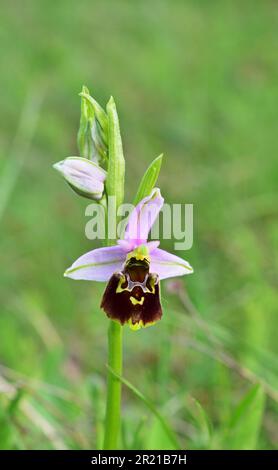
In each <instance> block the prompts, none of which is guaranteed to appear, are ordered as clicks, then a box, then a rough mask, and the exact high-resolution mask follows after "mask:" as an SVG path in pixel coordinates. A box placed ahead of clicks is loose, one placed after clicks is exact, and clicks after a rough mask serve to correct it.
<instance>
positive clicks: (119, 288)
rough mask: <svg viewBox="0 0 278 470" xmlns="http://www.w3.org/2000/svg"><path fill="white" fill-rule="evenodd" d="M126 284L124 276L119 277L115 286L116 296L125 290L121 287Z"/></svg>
mask: <svg viewBox="0 0 278 470" xmlns="http://www.w3.org/2000/svg"><path fill="white" fill-rule="evenodd" d="M125 282H126V278H125V276H121V279H120V280H119V283H118V285H117V289H116V294H120V293H121V292H123V291H125V290H127V289H126V288H123V287H122V285H123V284H124V283H125Z"/></svg>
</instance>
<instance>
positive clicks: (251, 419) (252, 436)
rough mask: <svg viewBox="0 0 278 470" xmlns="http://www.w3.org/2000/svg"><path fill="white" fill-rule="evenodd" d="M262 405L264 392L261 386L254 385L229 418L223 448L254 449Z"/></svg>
mask: <svg viewBox="0 0 278 470" xmlns="http://www.w3.org/2000/svg"><path fill="white" fill-rule="evenodd" d="M264 403H265V395H264V391H263V389H262V387H261V385H255V386H254V387H252V388H251V390H249V391H248V393H247V394H246V395H245V396H244V397H243V399H242V400H241V402H240V403H239V404H238V406H237V407H236V409H235V411H234V413H233V415H232V417H231V420H230V425H229V428H228V430H227V434H226V438H225V442H224V448H226V449H240V450H252V449H255V448H256V445H257V440H258V435H259V431H260V427H261V422H262V416H263V411H264Z"/></svg>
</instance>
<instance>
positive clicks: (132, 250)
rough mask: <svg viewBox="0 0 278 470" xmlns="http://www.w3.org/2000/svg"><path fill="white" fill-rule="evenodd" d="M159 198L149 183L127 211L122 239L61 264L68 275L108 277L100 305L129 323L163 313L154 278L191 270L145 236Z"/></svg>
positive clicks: (154, 318) (144, 323)
mask: <svg viewBox="0 0 278 470" xmlns="http://www.w3.org/2000/svg"><path fill="white" fill-rule="evenodd" d="M163 202H164V199H163V198H162V196H161V194H160V190H159V189H157V188H155V189H153V191H152V193H151V195H150V196H148V197H145V198H144V199H142V201H141V202H139V204H138V205H137V206H136V207H135V208H134V209H133V211H132V212H131V214H130V216H129V219H128V223H127V226H126V230H125V235H124V239H123V240H118V242H117V245H114V246H109V247H104V248H97V249H95V250H92V251H89V252H88V253H86V254H85V255H83V256H81V257H80V258H78V259H77V260H76V261H75V262H74V263H73V265H72V266H71V267H70V268H69V269H67V270H66V272H65V276H66V277H70V278H72V279H84V280H90V281H108V284H107V286H106V289H105V292H104V295H103V298H102V302H101V307H102V308H103V310H104V311H105V312H106V314H107V316H108V317H110V318H112V319H113V320H117V321H119V322H120V323H121V324H124V323H129V325H130V327H131V328H132V329H139V328H141V327H145V326H149V325H151V324H153V323H155V322H156V321H157V320H159V319H160V318H161V316H162V309H161V304H160V294H159V281H160V280H161V279H166V278H169V277H175V276H183V275H185V274H190V273H192V272H193V269H192V268H191V266H190V265H189V264H188V263H187V262H186V261H184V260H183V259H182V258H179V257H178V256H175V255H173V254H171V253H168V252H167V251H164V250H161V249H160V248H158V245H159V241H150V242H148V241H147V237H148V233H149V231H150V229H151V227H152V225H153V224H154V222H155V220H156V218H157V216H158V213H159V211H160V209H161V208H162V206H163Z"/></svg>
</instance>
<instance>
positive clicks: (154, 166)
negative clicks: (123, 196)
mask: <svg viewBox="0 0 278 470" xmlns="http://www.w3.org/2000/svg"><path fill="white" fill-rule="evenodd" d="M162 159H163V154H161V155H159V156H158V157H156V158H155V159H154V160H153V162H152V163H151V164H150V166H149V167H148V168H147V170H146V172H145V174H144V176H143V178H142V179H141V182H140V185H139V188H138V191H137V194H136V196H135V199H134V201H133V204H134V205H135V206H136V204H138V203H139V202H140V201H141V200H142V199H143V198H144V197H146V196H149V194H150V193H151V191H152V189H153V188H154V186H155V183H156V181H157V178H158V176H159V172H160V168H161V164H162Z"/></svg>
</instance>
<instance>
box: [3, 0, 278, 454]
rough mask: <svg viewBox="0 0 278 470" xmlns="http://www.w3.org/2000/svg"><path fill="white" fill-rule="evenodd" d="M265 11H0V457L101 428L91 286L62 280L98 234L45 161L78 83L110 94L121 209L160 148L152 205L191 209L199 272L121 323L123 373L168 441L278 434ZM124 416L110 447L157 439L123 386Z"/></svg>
mask: <svg viewBox="0 0 278 470" xmlns="http://www.w3.org/2000/svg"><path fill="white" fill-rule="evenodd" d="M277 20H278V8H277V3H276V2H275V1H270V0H265V1H264V2H261V1H260V0H252V1H251V0H245V1H244V2H242V1H234V2H226V1H225V0H224V1H221V0H219V1H217V0H214V1H206V0H197V1H196V0H187V1H182V0H171V1H170V0H169V1H165V0H160V1H155V0H153V1H148V0H143V1H140V2H135V1H134V2H133V1H130V0H126V1H124V0H118V1H117V2H113V1H108V0H104V1H89V0H87V1H80V2H76V1H75V2H74V1H66V0H57V1H55V2H50V1H49V0H45V1H44V0H36V1H35V0H27V1H25V2H21V1H19V0H18V1H16V0H15V1H13V2H8V1H6V2H5V1H4V2H2V4H1V28H0V44H1V55H0V64H1V75H0V83H1V116H2V117H1V130H0V132H1V133H0V139H1V140H0V144H1V161H0V219H1V245H0V250H1V251H0V253H1V272H0V301H1V311H0V424H1V426H0V448H2V449H3V448H22V449H28V448H31V449H41V448H47V449H51V448H58V449H60V448H81V449H82V448H96V447H98V446H99V445H100V441H101V437H102V419H103V413H104V396H105V376H106V369H105V364H106V353H107V350H106V330H107V326H108V322H107V319H106V317H105V316H104V314H103V313H102V312H100V311H99V308H98V305H99V302H100V296H101V293H102V291H103V288H104V285H103V284H97V283H90V282H74V281H72V280H70V279H64V278H63V276H62V274H63V272H64V269H65V268H66V267H68V266H69V265H70V264H71V263H72V261H73V260H75V259H76V258H77V257H78V256H79V255H80V254H82V253H84V252H86V251H88V250H89V249H91V248H92V247H95V246H97V243H95V242H92V241H89V240H87V239H86V238H85V234H84V227H85V223H86V221H87V219H86V217H85V212H84V211H85V207H86V205H87V201H86V200H83V199H81V198H78V197H77V196H76V195H75V194H74V193H73V192H72V191H71V190H70V189H69V188H68V187H67V186H66V185H65V184H64V183H63V181H62V180H61V179H59V177H58V176H57V174H56V173H55V172H54V171H53V169H52V167H51V166H52V164H53V163H54V162H56V161H59V160H61V159H63V158H65V157H66V156H68V155H74V154H77V148H76V134H77V130H78V125H79V109H80V108H79V107H80V99H79V97H78V93H79V91H80V90H81V87H82V85H83V84H86V85H87V86H88V87H89V89H90V91H91V94H92V95H93V96H94V97H95V98H96V99H97V100H98V101H99V102H100V103H101V104H102V105H103V106H104V105H105V103H106V102H107V101H108V99H109V96H110V95H111V94H113V96H114V98H115V100H116V103H117V107H118V112H119V116H120V122H121V129H122V136H123V141H124V149H125V156H126V162H127V180H126V185H127V187H126V198H127V201H129V200H130V199H131V198H132V197H133V196H134V194H135V191H136V186H137V184H138V182H139V180H140V177H141V176H142V174H143V173H144V171H145V168H146V167H147V165H148V164H149V163H150V162H151V160H152V159H153V158H154V157H156V156H157V155H158V154H159V153H161V152H164V155H165V158H164V162H163V167H162V171H161V175H160V179H159V186H160V188H161V191H162V193H163V195H164V197H165V198H166V200H167V202H190V203H193V204H194V246H193V248H192V249H191V250H190V251H187V252H184V253H179V255H181V256H183V257H184V258H185V259H187V260H188V261H189V262H190V263H191V264H192V265H193V266H194V269H195V273H194V275H192V276H189V277H187V278H186V279H182V280H181V282H179V283H177V284H173V283H168V284H167V283H166V282H165V283H164V285H163V293H162V296H163V305H164V319H163V321H161V322H160V323H159V324H158V325H157V326H155V327H151V328H149V329H146V330H144V331H139V332H136V333H134V332H132V331H130V330H129V329H128V328H126V329H125V348H124V349H125V352H124V376H125V377H126V378H128V380H130V381H131V382H132V383H133V384H134V385H135V386H136V387H137V388H138V389H139V390H140V391H142V392H143V393H144V394H145V395H146V397H147V398H148V399H150V400H151V401H152V402H153V403H154V404H155V406H156V407H157V410H158V411H159V412H160V413H161V414H162V415H163V416H164V419H165V420H166V421H167V423H168V425H169V426H171V428H172V429H173V431H174V432H175V433H176V435H177V437H178V439H179V441H180V445H181V446H182V447H183V448H184V447H186V448H254V447H256V448H259V449H262V448H264V449H265V448H266V449H267V448H274V447H275V445H276V444H277V433H278V430H277V427H276V422H275V419H276V417H277V415H276V413H277V359H276V357H275V355H276V352H277V301H278V294H277V268H278V257H277V242H278V222H277V197H276V196H277V179H278V168H277V104H278V87H277V79H278V74H277V49H278V37H277V29H278V21H277ZM162 247H163V248H166V249H170V250H173V242H168V243H166V242H162ZM275 248H276V250H275ZM258 384H261V385H260V386H259V385H258ZM123 417H124V424H123V436H122V442H121V446H122V447H124V448H143V449H147V448H163V447H164V448H169V447H170V445H171V444H170V443H169V440H168V437H167V435H166V434H165V432H164V430H163V428H162V427H161V424H160V422H159V421H158V420H157V419H155V418H154V416H153V414H152V413H151V411H150V410H149V409H148V408H146V406H145V404H144V403H143V402H141V401H140V400H139V399H138V397H136V396H135V395H134V394H133V393H132V392H131V391H130V390H129V389H128V388H124V393H123ZM146 430H148V432H146Z"/></svg>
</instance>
